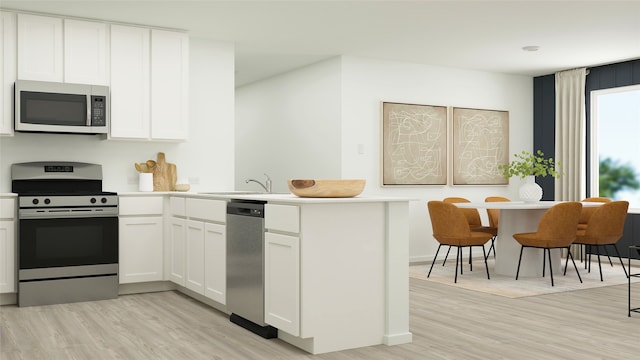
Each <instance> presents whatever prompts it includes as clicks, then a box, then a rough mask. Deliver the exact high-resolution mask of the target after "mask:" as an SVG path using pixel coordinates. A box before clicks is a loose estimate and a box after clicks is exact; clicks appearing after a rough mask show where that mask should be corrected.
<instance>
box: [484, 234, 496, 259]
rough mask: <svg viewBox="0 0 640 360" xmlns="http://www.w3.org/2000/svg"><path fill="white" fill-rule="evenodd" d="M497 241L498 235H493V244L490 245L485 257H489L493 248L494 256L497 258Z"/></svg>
mask: <svg viewBox="0 0 640 360" xmlns="http://www.w3.org/2000/svg"><path fill="white" fill-rule="evenodd" d="M495 242H496V237H495V236H494V237H492V238H491V246H489V250H488V251H487V256H486V257H485V259H487V258H489V255H491V250H493V258H494V259H495V258H496V247H495Z"/></svg>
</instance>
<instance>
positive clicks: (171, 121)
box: [151, 29, 189, 140]
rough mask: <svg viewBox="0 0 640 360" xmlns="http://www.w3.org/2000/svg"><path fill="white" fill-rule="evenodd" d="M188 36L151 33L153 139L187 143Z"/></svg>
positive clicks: (162, 31)
mask: <svg viewBox="0 0 640 360" xmlns="http://www.w3.org/2000/svg"><path fill="white" fill-rule="evenodd" d="M188 90H189V37H188V36H187V34H185V33H180V32H175V31H165V30H155V29H154V30H151V119H152V123H151V137H152V138H153V139H166V140H185V139H186V138H187V128H188V117H189V112H188V105H189V99H188V96H189V94H188Z"/></svg>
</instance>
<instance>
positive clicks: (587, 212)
mask: <svg viewBox="0 0 640 360" xmlns="http://www.w3.org/2000/svg"><path fill="white" fill-rule="evenodd" d="M582 201H585V202H601V203H610V202H611V199H609V198H606V197H588V198H586V199H583V200H582ZM596 209H598V208H597V207H593V206H583V207H582V210H581V211H580V219H579V220H578V230H584V229H586V228H587V224H588V223H589V219H590V218H591V216H592V215H593V213H594V212H595V211H596Z"/></svg>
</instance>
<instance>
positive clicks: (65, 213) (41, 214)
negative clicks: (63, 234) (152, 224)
mask: <svg viewBox="0 0 640 360" xmlns="http://www.w3.org/2000/svg"><path fill="white" fill-rule="evenodd" d="M117 216H118V208H117V207H111V208H100V209H92V208H74V209H42V208H40V209H18V219H56V218H58V219H59V218H93V217H117Z"/></svg>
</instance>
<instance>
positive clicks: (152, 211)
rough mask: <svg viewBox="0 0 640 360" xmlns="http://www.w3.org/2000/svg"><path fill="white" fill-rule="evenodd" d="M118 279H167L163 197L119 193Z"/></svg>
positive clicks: (123, 281)
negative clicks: (121, 194) (164, 252)
mask: <svg viewBox="0 0 640 360" xmlns="http://www.w3.org/2000/svg"><path fill="white" fill-rule="evenodd" d="M118 202H119V208H118V211H119V214H118V221H119V248H118V249H119V271H118V273H119V278H120V283H121V284H126V283H137V282H147V281H159V280H163V279H164V258H163V256H164V255H163V245H164V217H163V202H164V197H163V196H120V197H119V199H118Z"/></svg>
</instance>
